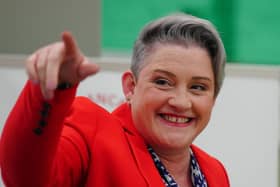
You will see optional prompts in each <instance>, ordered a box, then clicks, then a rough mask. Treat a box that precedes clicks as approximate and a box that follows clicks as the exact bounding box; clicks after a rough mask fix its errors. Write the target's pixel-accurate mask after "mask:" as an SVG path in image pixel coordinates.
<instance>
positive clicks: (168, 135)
mask: <svg viewBox="0 0 280 187" xmlns="http://www.w3.org/2000/svg"><path fill="white" fill-rule="evenodd" d="M130 102H131V108H132V116H133V120H134V123H135V126H136V128H137V130H138V131H139V132H140V134H141V136H143V137H144V139H145V141H146V142H147V143H148V144H150V145H152V146H153V147H154V148H158V149H166V148H167V149H170V148H171V149H174V150H176V149H177V150H182V149H185V150H186V147H188V146H189V145H190V144H191V143H192V142H193V140H194V138H195V137H196V136H197V135H198V134H199V133H200V132H201V131H202V130H203V129H204V128H205V127H206V125H207V123H208V121H209V119H210V115H211V111H212V108H213V105H214V102H215V97H214V75H213V71H212V68H211V60H210V58H209V56H208V53H207V52H206V50H204V49H202V48H199V47H194V46H190V47H189V48H186V47H182V46H178V45H164V46H159V45H158V46H157V47H156V48H155V50H154V51H153V53H152V54H151V55H149V56H148V57H147V58H146V59H145V62H144V67H143V69H142V70H141V72H140V73H139V77H138V80H137V82H136V83H135V86H134V89H133V90H132V96H131V100H130Z"/></svg>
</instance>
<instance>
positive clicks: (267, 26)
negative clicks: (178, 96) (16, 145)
mask: <svg viewBox="0 0 280 187" xmlns="http://www.w3.org/2000/svg"><path fill="white" fill-rule="evenodd" d="M279 7H280V1H278V0H267V1H258V2H257V1H253V0H246V1H244V0H226V1H225V0H172V1H170V0H169V1H167V0H141V1H136V0H118V1H114V0H81V1H74V0H57V1H54V0H48V1H43V0H25V1H17V0H0V23H1V27H0V28H1V29H0V31H1V32H0V81H1V82H0V83H1V85H2V88H1V93H0V99H1V104H0V113H1V116H0V129H2V127H3V125H4V122H5V119H6V117H7V115H8V112H9V110H10V109H11V107H12V106H13V104H14V102H15V100H16V98H17V96H18V94H19V92H20V90H21V88H22V86H23V85H24V82H25V79H26V76H25V73H24V69H23V62H24V59H25V58H26V56H27V55H28V54H30V53H31V52H33V51H34V50H35V49H37V48H39V47H41V46H42V45H46V44H48V43H51V42H54V41H57V40H60V33H61V32H63V31H65V30H69V31H71V32H72V33H73V34H74V36H75V37H76V39H77V42H78V43H79V45H80V47H81V49H82V51H83V52H84V53H85V54H86V55H87V56H89V57H92V59H93V60H95V61H96V62H97V63H99V64H100V65H101V66H102V67H104V68H103V69H104V73H103V74H101V75H100V76H99V75H98V76H97V77H96V78H95V79H90V80H87V82H85V83H84V84H83V86H82V87H81V88H80V92H79V94H81V95H86V96H89V97H91V98H93V100H95V101H96V102H99V103H100V104H104V106H105V107H106V108H108V110H110V109H111V107H114V106H115V105H117V103H119V101H121V100H122V94H121V89H120V85H119V82H120V78H119V77H120V75H121V71H122V70H124V69H126V68H128V66H129V61H130V55H131V49H132V46H133V43H134V40H135V38H136V37H137V35H138V33H139V31H140V29H141V28H142V27H143V26H144V25H145V24H146V23H147V22H149V21H151V20H153V19H155V18H158V17H161V16H165V15H168V14H171V13H176V12H185V13H189V14H192V15H195V16H199V17H202V18H206V19H208V20H210V21H211V22H212V23H213V24H214V25H215V26H216V27H217V30H218V31H219V33H220V35H221V37H222V39H223V41H224V44H225V48H226V51H227V61H228V64H227V67H226V72H227V75H228V76H227V78H226V80H225V86H224V90H222V92H221V94H220V95H221V96H219V99H218V101H217V107H216V110H215V111H214V114H213V120H212V121H211V126H210V127H209V129H208V131H207V132H206V133H204V134H203V135H202V137H201V138H200V139H199V140H198V141H197V144H199V145H201V146H202V147H203V148H204V149H206V150H207V151H209V152H210V153H213V154H214V156H217V157H218V158H219V159H221V161H222V162H223V163H224V164H225V166H226V168H227V169H228V171H229V175H230V178H231V183H232V186H233V187H247V186H254V187H263V186H268V187H279V186H280V185H279V178H280V174H279V173H280V172H279V155H280V154H279V134H280V133H279V126H280V117H279V116H280V99H279V97H280V57H279V53H280V47H279V44H280V22H279V20H280V11H279ZM105 79H110V80H109V82H108V83H106V84H105V83H104V81H105ZM111 80H114V81H117V82H118V83H116V84H114V82H113V83H112V81H111ZM107 81H108V80H107ZM100 83H101V84H100ZM92 85H95V86H94V87H95V88H96V89H97V90H98V88H99V89H100V90H101V91H99V92H96V91H95V90H92ZM112 87H113V89H114V90H115V91H112ZM106 101H107V103H106ZM0 186H1V184H0ZM2 186H4V185H3V184H2Z"/></svg>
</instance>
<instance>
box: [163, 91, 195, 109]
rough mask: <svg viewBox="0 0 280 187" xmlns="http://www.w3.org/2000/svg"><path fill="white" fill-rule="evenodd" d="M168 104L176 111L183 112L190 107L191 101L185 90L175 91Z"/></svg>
mask: <svg viewBox="0 0 280 187" xmlns="http://www.w3.org/2000/svg"><path fill="white" fill-rule="evenodd" d="M168 103H169V105H170V106H172V107H173V108H175V109H176V110H178V111H185V110H188V109H190V108H191V107H192V99H191V96H190V94H189V93H188V92H186V90H185V89H181V90H177V91H176V92H175V93H174V94H173V95H172V96H170V98H169V100H168Z"/></svg>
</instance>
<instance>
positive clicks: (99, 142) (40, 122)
mask: <svg viewBox="0 0 280 187" xmlns="http://www.w3.org/2000/svg"><path fill="white" fill-rule="evenodd" d="M75 91H76V89H75V88H73V89H69V90H65V91H57V93H56V97H55V98H54V99H53V100H52V101H49V102H44V100H43V98H42V96H41V94H40V91H39V88H38V87H36V86H33V85H31V84H30V83H28V84H27V85H26V87H25V89H24V90H23V92H22V94H21V96H20V97H19V100H18V101H17V104H16V105H15V107H14V109H13V110H12V112H11V113H10V116H9V118H8V120H7V122H6V125H5V127H4V130H3V134H2V138H1V144H0V151H1V157H0V163H1V168H2V176H3V180H4V182H5V184H6V185H7V187H25V186H26V187H33V186H34V187H40V186H42V187H43V186H63V187H67V186H73V187H77V186H79V187H94V186H97V187H112V186H116V187H118V186H120V187H131V186H133V187H138V186H139V187H144V186H151V187H160V186H162V187H164V184H163V182H162V179H161V177H160V175H159V173H158V171H157V169H156V167H155V166H154V163H153V160H152V158H151V156H150V154H149V152H148V151H147V149H146V146H145V143H144V141H143V139H142V138H141V137H140V136H139V134H138V133H137V131H136V129H135V127H134V125H133V122H132V118H131V115H130V114H131V112H130V108H129V106H128V105H127V104H123V105H121V106H120V107H118V108H117V109H116V110H115V111H114V112H113V113H112V114H111V113H109V112H107V111H106V110H104V109H103V108H101V107H100V106H98V105H96V104H94V103H93V102H92V101H90V100H89V99H87V98H84V97H78V98H76V99H74V96H75ZM31 97H32V99H31ZM191 148H192V150H193V152H194V154H195V156H196V158H197V160H198V163H199V165H200V167H201V170H202V172H203V174H204V175H205V177H206V180H207V182H208V186H209V187H229V186H230V185H229V179H228V176H227V173H226V171H225V169H224V167H223V165H222V164H221V163H220V162H219V161H218V160H216V159H215V158H213V157H211V156H209V155H208V154H207V153H205V152H204V151H202V150H201V149H199V148H198V147H196V146H194V145H192V146H191Z"/></svg>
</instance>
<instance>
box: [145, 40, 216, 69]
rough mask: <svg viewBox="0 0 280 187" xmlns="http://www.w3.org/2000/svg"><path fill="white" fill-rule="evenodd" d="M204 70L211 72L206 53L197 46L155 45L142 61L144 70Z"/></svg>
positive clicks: (209, 60)
mask: <svg viewBox="0 0 280 187" xmlns="http://www.w3.org/2000/svg"><path fill="white" fill-rule="evenodd" d="M161 68H171V69H182V70H187V69H189V68H192V69H196V68H197V69H201V68H202V69H204V70H208V71H211V72H212V66H211V59H210V57H209V55H208V52H207V51H206V50H205V49H203V48H201V47H198V46H189V47H185V46H181V45H174V44H168V45H166V44H165V45H160V44H158V45H156V46H154V47H153V49H152V50H150V51H149V54H147V56H146V58H145V59H144V60H143V66H142V70H144V69H161Z"/></svg>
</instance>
